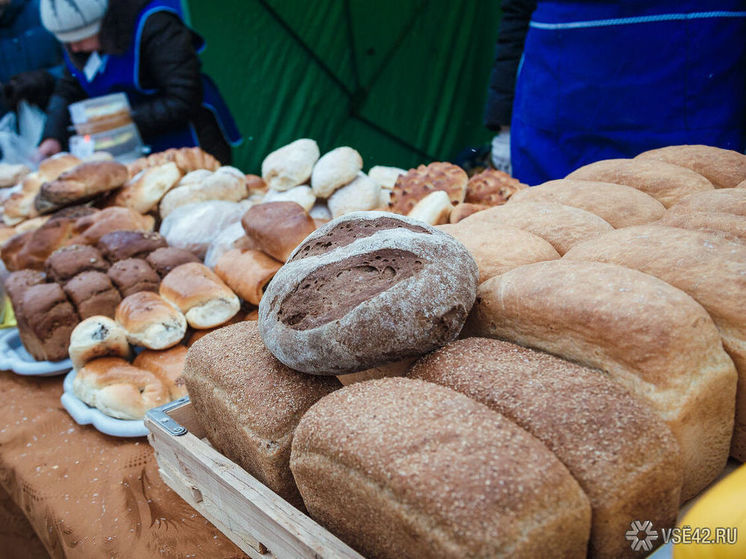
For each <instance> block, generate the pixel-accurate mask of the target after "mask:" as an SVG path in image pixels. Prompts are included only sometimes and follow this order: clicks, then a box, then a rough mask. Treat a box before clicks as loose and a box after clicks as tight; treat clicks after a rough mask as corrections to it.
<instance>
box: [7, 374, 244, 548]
mask: <svg viewBox="0 0 746 559" xmlns="http://www.w3.org/2000/svg"><path fill="white" fill-rule="evenodd" d="M61 394H62V377H54V378H38V377H36V378H35V377H20V376H18V375H15V374H13V373H9V372H0V486H2V488H3V489H4V490H5V492H2V491H0V523H1V524H2V526H0V549H2V550H3V552H2V553H3V557H43V556H44V553H43V550H42V549H41V546H40V545H39V542H38V541H36V540H35V539H34V537H33V534H32V532H31V530H30V529H29V524H30V527H33V531H34V532H35V533H36V535H37V536H38V538H39V540H41V543H42V544H43V546H44V548H46V551H47V552H48V553H49V555H50V556H51V557H53V558H57V557H71V558H72V557H74V558H89V557H90V558H96V559H100V558H109V557H112V558H120V557H121V558H131V557H137V558H138V559H141V558H148V557H159V558H179V559H187V558H191V557H194V558H210V559H212V558H216V559H222V558H225V559H238V558H244V557H246V556H245V555H244V554H243V553H242V552H241V550H240V549H238V548H237V547H236V546H235V545H233V543H231V542H230V541H229V540H228V539H227V538H226V537H225V536H223V535H222V534H221V533H220V532H219V531H218V530H217V529H215V527H213V526H212V524H210V523H209V522H208V521H207V520H205V519H204V518H203V517H202V516H201V515H200V514H199V513H197V512H196V511H195V510H194V509H193V508H191V507H190V506H189V505H188V504H187V503H186V502H185V501H183V500H182V499H181V498H180V497H179V496H178V495H177V494H176V493H174V492H173V491H172V490H171V489H169V488H168V487H167V486H166V485H165V484H164V483H163V481H162V480H161V478H160V476H159V475H158V465H157V464H156V461H155V456H154V454H153V449H152V448H151V447H150V445H149V444H148V442H147V440H146V439H145V438H141V439H117V438H114V437H109V436H107V435H103V434H101V433H99V432H98V431H96V430H95V429H94V428H93V427H91V426H84V427H83V426H79V425H77V424H76V423H75V422H74V421H73V420H72V419H71V418H70V416H69V415H68V414H67V412H66V411H65V410H64V408H63V407H62V405H61V404H60V395H61ZM8 497H9V499H8ZM20 511H23V513H24V514H25V516H26V518H27V519H28V523H26V522H24V519H23V518H22V516H21V515H20V514H19V512H20Z"/></svg>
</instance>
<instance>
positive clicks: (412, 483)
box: [290, 378, 590, 559]
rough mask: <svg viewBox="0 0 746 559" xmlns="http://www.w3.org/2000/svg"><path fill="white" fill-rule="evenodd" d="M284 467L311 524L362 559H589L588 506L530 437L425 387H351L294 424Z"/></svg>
mask: <svg viewBox="0 0 746 559" xmlns="http://www.w3.org/2000/svg"><path fill="white" fill-rule="evenodd" d="M290 468H291V470H292V472H293V476H294V477H295V481H296V483H297V485H298V489H299V490H300V492H301V495H302V496H303V502H304V503H305V505H306V508H307V509H308V512H309V513H310V514H311V516H312V517H313V518H314V519H316V520H317V521H319V522H320V523H321V524H322V525H323V526H325V527H326V528H328V529H329V530H331V531H332V532H333V533H334V534H336V535H337V536H339V537H340V538H341V539H342V540H344V541H345V542H347V543H348V544H350V545H351V546H352V547H354V548H356V549H357V550H358V551H360V552H361V553H363V555H365V556H366V557H376V558H379V559H381V558H397V559H404V558H417V559H422V558H438V559H445V558H459V559H461V558H463V557H474V558H477V557H482V558H487V557H490V558H497V557H512V558H522V557H526V558H532V559H533V558H536V557H565V558H569V557H585V556H586V547H587V542H588V534H589V529H590V506H589V504H588V499H587V498H586V496H585V495H584V494H583V491H582V490H581V489H580V487H579V486H578V484H577V482H575V480H574V479H573V478H572V476H571V475H570V473H569V472H568V471H567V469H566V468H565V466H563V465H562V463H561V462H560V461H559V460H558V459H557V457H555V456H554V454H552V453H551V452H550V451H549V450H547V448H546V447H545V446H544V445H543V444H542V443H540V442H539V441H538V440H537V439H535V438H534V437H533V436H531V435H530V434H528V433H527V432H526V431H524V430H523V429H521V428H520V427H518V426H517V425H516V424H515V423H513V422H512V421H509V420H508V419H506V418H505V417H503V416H502V415H500V414H499V413H497V412H495V411H492V410H490V409H489V408H488V407H487V406H485V405H483V404H480V403H478V402H476V401H474V400H472V399H470V398H467V397H466V396H464V395H463V394H459V393H457V392H455V391H453V390H450V389H448V388H444V387H442V386H438V385H436V384H432V383H429V382H423V381H420V380H413V379H403V378H389V379H382V380H373V381H368V382H362V383H357V384H353V385H351V386H348V387H346V388H343V389H342V390H339V391H337V392H335V393H332V394H330V395H329V396H326V397H324V398H322V399H321V400H320V401H319V402H317V403H316V404H315V405H314V406H312V407H311V409H309V410H308V411H307V412H306V414H305V415H304V416H303V418H302V419H301V421H300V423H299V424H298V427H297V428H296V430H295V435H294V437H293V445H292V451H291V455H290Z"/></svg>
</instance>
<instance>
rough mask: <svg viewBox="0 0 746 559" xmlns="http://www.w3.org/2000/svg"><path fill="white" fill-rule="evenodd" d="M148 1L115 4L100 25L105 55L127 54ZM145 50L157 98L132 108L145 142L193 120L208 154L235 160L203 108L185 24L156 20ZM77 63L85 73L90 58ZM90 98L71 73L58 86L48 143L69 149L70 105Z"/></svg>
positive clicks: (149, 84) (144, 75) (164, 15)
mask: <svg viewBox="0 0 746 559" xmlns="http://www.w3.org/2000/svg"><path fill="white" fill-rule="evenodd" d="M148 1H149V0H119V1H118V2H110V3H109V9H108V11H107V12H106V15H105V16H104V20H103V22H102V24H101V31H100V32H99V37H100V41H101V50H102V51H103V53H105V54H122V53H124V52H126V50H127V49H128V48H129V46H130V41H132V39H133V35H134V28H135V21H136V20H137V15H138V13H139V12H140V10H141V9H142V8H143V7H144V6H145V5H146V4H147V3H148ZM141 43H142V44H141V51H140V60H141V64H140V83H141V84H142V86H143V87H144V88H146V89H155V90H157V91H158V93H157V94H155V95H153V96H150V97H148V98H147V99H146V100H145V101H144V102H141V103H140V104H138V105H136V106H134V107H133V119H134V121H135V124H137V127H138V129H139V130H140V134H141V135H142V137H143V140H144V141H145V143H148V141H149V138H151V137H153V136H154V135H156V134H160V133H163V132H166V131H169V130H173V129H177V128H179V127H181V126H183V125H184V122H187V121H190V122H191V123H192V124H193V125H194V128H195V130H196V131H197V137H198V139H199V143H200V146H201V147H202V149H204V150H205V151H207V152H209V153H211V154H212V155H214V156H215V157H217V158H218V159H219V160H220V161H221V162H222V163H229V162H230V159H231V151H230V146H229V145H228V143H227V142H226V140H225V139H224V138H223V135H222V133H221V132H220V128H219V126H218V124H217V122H216V120H215V117H214V116H213V114H212V113H211V112H210V111H208V110H207V109H205V108H203V107H202V106H201V103H202V82H201V79H200V67H201V63H200V60H199V57H198V56H197V53H196V51H195V43H196V36H195V34H194V33H193V32H192V31H191V30H190V29H189V28H188V27H186V26H185V25H184V24H183V23H182V22H181V20H180V19H179V18H178V17H176V16H175V15H173V14H170V13H168V12H157V13H155V14H153V15H151V16H150V17H149V18H148V20H147V22H146V23H145V27H144V28H143V33H142V39H141ZM70 56H71V59H72V61H73V63H74V64H75V65H76V66H78V67H79V68H82V67H83V66H84V65H85V63H86V61H87V59H88V54H87V53H81V54H75V53H70ZM86 97H87V95H86V93H85V91H84V90H83V88H82V87H81V86H80V84H79V83H78V81H77V80H76V79H75V77H74V76H73V75H72V74H70V72H69V71H68V70H67V69H66V70H65V74H64V76H63V77H62V79H60V80H59V81H58V82H57V85H56V87H55V91H54V94H53V96H52V99H51V100H50V102H49V107H48V109H47V117H48V119H47V124H46V127H45V129H44V134H43V136H42V137H43V138H44V139H46V138H55V139H56V140H59V141H60V143H62V145H63V146H64V145H66V144H67V139H68V136H69V133H68V131H67V128H68V126H69V124H70V115H69V112H68V109H67V107H68V105H69V104H70V103H74V102H76V101H81V100H83V99H85V98H86Z"/></svg>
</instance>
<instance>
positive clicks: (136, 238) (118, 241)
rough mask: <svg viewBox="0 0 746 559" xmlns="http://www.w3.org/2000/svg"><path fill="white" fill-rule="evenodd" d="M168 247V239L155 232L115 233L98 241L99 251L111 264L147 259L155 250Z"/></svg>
mask: <svg viewBox="0 0 746 559" xmlns="http://www.w3.org/2000/svg"><path fill="white" fill-rule="evenodd" d="M166 246H168V244H167V243H166V239H164V238H163V237H162V236H161V235H160V234H159V233H155V232H153V231H113V232H111V233H107V234H106V235H104V236H103V237H101V239H100V240H99V241H98V249H99V250H100V251H101V253H102V254H103V255H104V256H105V257H106V259H107V260H108V261H109V262H118V261H119V260H125V259H127V258H145V257H146V256H147V255H148V254H150V253H151V252H153V251H154V250H156V249H159V248H162V247H166Z"/></svg>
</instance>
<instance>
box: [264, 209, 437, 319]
mask: <svg viewBox="0 0 746 559" xmlns="http://www.w3.org/2000/svg"><path fill="white" fill-rule="evenodd" d="M358 223H359V222H358ZM423 266H424V264H423V258H422V257H420V256H417V255H416V254H414V253H413V252H409V251H406V250H400V249H390V248H384V249H380V250H376V251H373V252H369V253H367V254H358V255H356V256H353V257H351V258H347V259H344V260H340V261H338V262H333V263H331V264H326V265H324V266H321V267H319V268H317V269H316V270H314V271H313V272H311V273H310V274H308V276H306V277H305V278H304V280H303V281H302V282H300V283H299V284H298V286H297V287H296V288H295V289H294V290H293V291H291V292H290V293H289V294H288V295H287V296H286V297H285V298H284V299H283V300H282V303H281V304H280V310H279V312H278V313H277V317H278V319H279V320H280V321H281V322H282V323H283V324H286V325H287V326H290V327H291V328H293V329H295V330H310V329H312V328H316V327H318V326H320V325H322V324H326V323H327V322H332V321H333V320H337V319H339V318H342V317H343V316H345V315H346V314H347V313H349V312H350V311H351V310H352V309H354V308H355V307H357V306H358V305H359V304H360V303H363V302H364V301H367V300H369V299H372V298H373V297H375V296H376V295H378V294H379V293H381V292H383V291H386V290H387V289H391V288H392V287H394V286H395V285H396V284H397V283H399V282H402V281H404V280H405V279H407V278H410V277H412V276H414V275H416V274H417V273H419V272H420V270H422V268H423ZM342 290H344V293H345V296H344V298H341V297H339V293H340V291H342ZM290 309H293V310H292V311H291V310H290Z"/></svg>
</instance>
